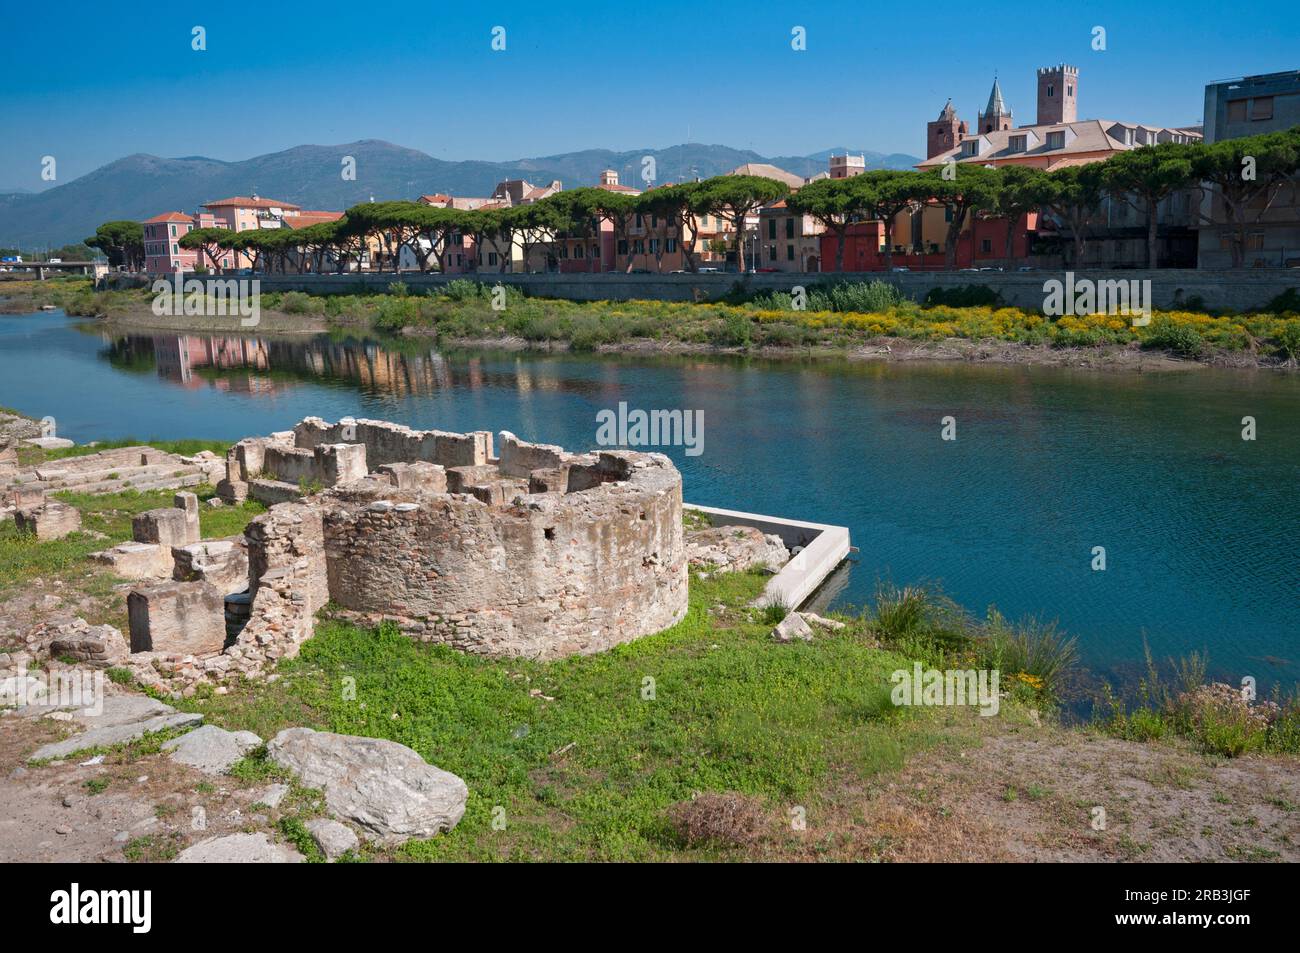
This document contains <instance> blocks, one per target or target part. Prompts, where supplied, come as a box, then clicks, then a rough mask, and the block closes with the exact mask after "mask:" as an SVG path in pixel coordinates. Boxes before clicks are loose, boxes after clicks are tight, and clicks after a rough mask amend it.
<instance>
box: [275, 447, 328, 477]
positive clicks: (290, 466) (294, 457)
mask: <svg viewBox="0 0 1300 953" xmlns="http://www.w3.org/2000/svg"><path fill="white" fill-rule="evenodd" d="M262 477H263V478H264V479H268V480H278V481H280V482H282V483H295V484H296V483H311V482H313V481H315V480H317V479H318V478H319V477H318V474H317V472H316V453H315V451H313V450H299V449H297V448H296V447H267V448H266V453H265V455H264V456H263V458H262Z"/></svg>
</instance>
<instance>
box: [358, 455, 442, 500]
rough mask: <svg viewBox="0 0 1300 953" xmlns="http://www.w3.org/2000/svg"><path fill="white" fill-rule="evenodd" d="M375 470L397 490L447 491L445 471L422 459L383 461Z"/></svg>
mask: <svg viewBox="0 0 1300 953" xmlns="http://www.w3.org/2000/svg"><path fill="white" fill-rule="evenodd" d="M376 472H377V473H379V474H381V475H383V476H384V477H386V478H387V479H388V481H389V482H390V483H392V484H393V486H395V487H397V489H399V490H423V491H425V492H428V493H446V492H447V471H446V469H445V468H443V467H440V466H439V465H438V464H436V463H427V462H425V461H423V460H420V461H418V462H416V463H385V464H383V465H382V466H380V467H379V469H378V470H377V471H376Z"/></svg>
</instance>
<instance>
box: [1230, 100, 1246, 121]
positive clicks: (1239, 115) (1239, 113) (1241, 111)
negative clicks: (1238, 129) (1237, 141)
mask: <svg viewBox="0 0 1300 953" xmlns="http://www.w3.org/2000/svg"><path fill="white" fill-rule="evenodd" d="M1245 121H1246V100H1244V99H1230V100H1228V122H1245Z"/></svg>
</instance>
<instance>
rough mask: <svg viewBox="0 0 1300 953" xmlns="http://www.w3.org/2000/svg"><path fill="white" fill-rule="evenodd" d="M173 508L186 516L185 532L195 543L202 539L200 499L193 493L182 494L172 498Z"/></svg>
mask: <svg viewBox="0 0 1300 953" xmlns="http://www.w3.org/2000/svg"><path fill="white" fill-rule="evenodd" d="M172 507H173V508H174V509H178V510H181V511H182V512H183V513H184V514H185V532H186V534H187V535H188V536H189V537H190V538H191V539H192V540H194V541H197V540H199V539H201V538H202V533H201V532H200V531H199V498H198V497H197V496H195V495H194V494H193V493H189V492H185V491H183V492H180V493H177V494H176V495H175V496H173V497H172Z"/></svg>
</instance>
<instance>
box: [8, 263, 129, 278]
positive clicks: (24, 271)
mask: <svg viewBox="0 0 1300 953" xmlns="http://www.w3.org/2000/svg"><path fill="white" fill-rule="evenodd" d="M33 271H34V272H36V277H37V280H38V281H44V280H45V276H46V274H47V273H49V272H62V273H63V274H65V275H76V274H81V275H94V276H95V277H96V278H98V277H99V276H100V275H106V274H108V262H106V261H0V279H3V278H24V277H29V274H28V273H29V272H33Z"/></svg>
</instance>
